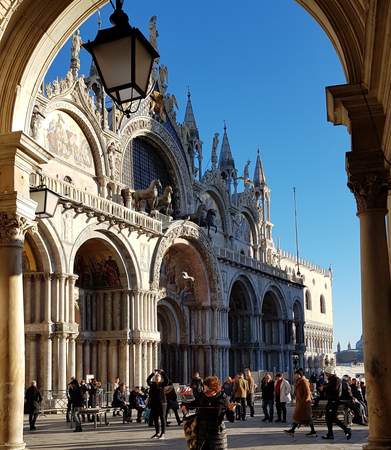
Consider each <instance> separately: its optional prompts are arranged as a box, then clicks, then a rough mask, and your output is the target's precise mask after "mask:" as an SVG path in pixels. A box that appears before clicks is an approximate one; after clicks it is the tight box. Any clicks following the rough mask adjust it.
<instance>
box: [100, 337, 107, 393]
mask: <svg viewBox="0 0 391 450" xmlns="http://www.w3.org/2000/svg"><path fill="white" fill-rule="evenodd" d="M98 374H99V375H98V376H99V377H100V379H101V381H102V385H103V388H104V389H106V388H107V383H108V381H109V380H108V378H107V341H104V340H103V341H99V370H98Z"/></svg>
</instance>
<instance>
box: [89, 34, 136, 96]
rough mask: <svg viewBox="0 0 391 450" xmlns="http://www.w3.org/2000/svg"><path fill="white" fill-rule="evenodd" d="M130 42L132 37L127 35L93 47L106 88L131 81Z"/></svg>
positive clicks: (127, 83)
mask: <svg viewBox="0 0 391 450" xmlns="http://www.w3.org/2000/svg"><path fill="white" fill-rule="evenodd" d="M131 43H132V38H131V37H130V36H129V37H124V38H121V39H117V40H115V41H111V42H106V43H104V44H98V45H96V46H95V47H94V55H95V59H96V63H97V64H98V66H99V68H100V71H101V73H102V77H103V79H104V82H105V84H106V88H107V90H110V89H113V88H115V87H117V86H123V85H129V84H130V83H131V81H132V80H131V76H132V47H131Z"/></svg>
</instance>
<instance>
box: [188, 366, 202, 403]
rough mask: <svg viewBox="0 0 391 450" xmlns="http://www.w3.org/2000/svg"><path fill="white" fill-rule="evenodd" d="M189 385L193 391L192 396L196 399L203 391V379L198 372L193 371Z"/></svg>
mask: <svg viewBox="0 0 391 450" xmlns="http://www.w3.org/2000/svg"><path fill="white" fill-rule="evenodd" d="M190 387H191V389H192V391H193V397H194V398H195V399H196V398H197V397H198V396H199V395H200V394H201V393H202V391H203V381H202V378H201V377H200V373H199V372H194V374H193V378H192V379H191V382H190Z"/></svg>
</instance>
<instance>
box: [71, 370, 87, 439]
mask: <svg viewBox="0 0 391 450" xmlns="http://www.w3.org/2000/svg"><path fill="white" fill-rule="evenodd" d="M83 394H84V393H83V390H82V389H81V388H80V385H79V382H78V381H77V380H76V379H73V380H72V381H71V382H70V383H69V398H70V401H71V404H72V416H73V420H74V421H75V423H76V428H75V431H83V430H82V428H81V421H80V411H81V410H83V408H84V396H83Z"/></svg>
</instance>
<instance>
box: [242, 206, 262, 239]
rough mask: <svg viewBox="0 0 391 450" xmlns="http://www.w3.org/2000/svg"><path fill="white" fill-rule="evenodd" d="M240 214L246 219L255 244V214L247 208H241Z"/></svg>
mask: <svg viewBox="0 0 391 450" xmlns="http://www.w3.org/2000/svg"><path fill="white" fill-rule="evenodd" d="M240 212H241V213H242V214H243V215H244V216H245V217H246V219H247V220H248V223H249V225H250V229H251V233H252V235H253V239H254V243H255V242H257V237H258V236H257V234H258V233H257V225H256V223H257V217H256V213H255V211H254V210H253V209H250V208H248V207H242V208H241V209H240Z"/></svg>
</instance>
